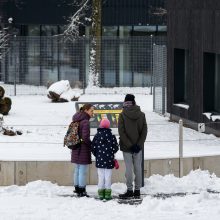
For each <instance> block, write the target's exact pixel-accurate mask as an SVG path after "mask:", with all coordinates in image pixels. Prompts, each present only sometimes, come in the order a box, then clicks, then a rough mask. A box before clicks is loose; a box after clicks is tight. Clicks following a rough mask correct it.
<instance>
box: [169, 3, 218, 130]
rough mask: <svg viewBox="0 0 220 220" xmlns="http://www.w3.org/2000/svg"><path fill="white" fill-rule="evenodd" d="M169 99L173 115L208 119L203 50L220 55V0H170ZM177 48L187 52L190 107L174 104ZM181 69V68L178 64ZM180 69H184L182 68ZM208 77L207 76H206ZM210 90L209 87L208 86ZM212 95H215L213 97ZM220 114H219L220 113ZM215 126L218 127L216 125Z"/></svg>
mask: <svg viewBox="0 0 220 220" xmlns="http://www.w3.org/2000/svg"><path fill="white" fill-rule="evenodd" d="M167 10H168V14H167V19H168V21H167V26H168V33H167V36H168V94H167V95H168V100H167V109H168V112H170V113H171V114H174V115H177V116H180V117H182V118H186V119H189V120H191V121H196V122H202V121H205V122H208V121H209V120H208V119H207V118H206V117H204V115H203V114H202V113H203V112H205V111H206V109H205V105H206V104H205V102H204V100H205V93H204V91H205V88H204V85H205V84H206V78H204V68H203V64H204V62H203V60H204V53H214V54H220V41H219V40H218V39H219V33H220V25H219V23H220V1H218V0H212V1H210V0H193V1H192V0H168V1H167ZM175 48H177V49H183V50H185V51H188V53H189V55H188V60H189V62H188V74H189V75H188V80H187V84H186V92H187V94H188V99H187V102H186V104H188V105H189V109H185V108H180V107H177V106H174V105H173V104H174V103H175V96H176V94H175V55H174V53H175V52H174V51H175ZM177 69H178V67H177ZM179 71H181V70H179ZM208 78H209V76H207V79H208ZM209 89H210V88H209ZM210 98H212V97H210ZM219 114H220V113H219ZM213 126H214V127H215V128H216V129H220V127H219V126H217V125H213Z"/></svg>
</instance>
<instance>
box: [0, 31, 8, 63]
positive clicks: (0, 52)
mask: <svg viewBox="0 0 220 220" xmlns="http://www.w3.org/2000/svg"><path fill="white" fill-rule="evenodd" d="M8 40H9V34H8V33H7V31H6V28H3V29H2V30H0V60H1V59H2V57H3V56H4V54H5V53H6V51H7V49H8Z"/></svg>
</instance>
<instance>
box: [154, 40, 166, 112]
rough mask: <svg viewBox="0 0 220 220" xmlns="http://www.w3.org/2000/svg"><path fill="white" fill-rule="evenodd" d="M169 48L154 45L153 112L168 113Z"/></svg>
mask: <svg viewBox="0 0 220 220" xmlns="http://www.w3.org/2000/svg"><path fill="white" fill-rule="evenodd" d="M166 92H167V48H166V46H165V45H156V44H154V45H153V93H154V96H153V110H154V111H155V112H157V113H159V114H165V113H166V110H167V109H166V102H167V94H166Z"/></svg>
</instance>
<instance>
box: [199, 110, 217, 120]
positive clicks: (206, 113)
mask: <svg viewBox="0 0 220 220" xmlns="http://www.w3.org/2000/svg"><path fill="white" fill-rule="evenodd" d="M203 115H205V116H206V117H207V118H208V119H209V120H211V121H217V120H219V121H220V115H219V114H218V115H217V114H213V113H211V112H204V113H203Z"/></svg>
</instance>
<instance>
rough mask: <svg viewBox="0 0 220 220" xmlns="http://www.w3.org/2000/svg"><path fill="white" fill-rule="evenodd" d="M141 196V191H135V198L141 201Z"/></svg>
mask: <svg viewBox="0 0 220 220" xmlns="http://www.w3.org/2000/svg"><path fill="white" fill-rule="evenodd" d="M140 196H141V193H140V190H137V189H135V190H134V198H136V199H139V198H140Z"/></svg>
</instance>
